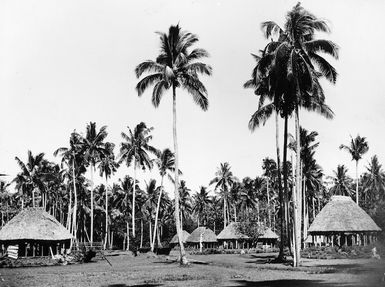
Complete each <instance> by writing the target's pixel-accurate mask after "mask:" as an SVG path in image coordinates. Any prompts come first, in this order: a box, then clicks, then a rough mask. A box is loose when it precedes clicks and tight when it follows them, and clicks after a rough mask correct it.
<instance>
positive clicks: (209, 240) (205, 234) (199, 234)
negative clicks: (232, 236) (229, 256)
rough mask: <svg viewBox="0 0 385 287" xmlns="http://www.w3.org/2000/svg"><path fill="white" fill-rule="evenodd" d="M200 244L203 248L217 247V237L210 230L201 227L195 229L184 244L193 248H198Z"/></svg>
mask: <svg viewBox="0 0 385 287" xmlns="http://www.w3.org/2000/svg"><path fill="white" fill-rule="evenodd" d="M201 242H202V245H203V248H214V247H216V246H217V236H216V235H215V233H214V231H212V230H211V229H209V228H206V227H204V226H201V227H198V228H196V229H195V230H194V231H193V232H192V233H191V234H190V236H189V237H187V240H186V243H187V244H188V245H189V246H191V247H194V248H199V247H200V246H199V245H200V243H201Z"/></svg>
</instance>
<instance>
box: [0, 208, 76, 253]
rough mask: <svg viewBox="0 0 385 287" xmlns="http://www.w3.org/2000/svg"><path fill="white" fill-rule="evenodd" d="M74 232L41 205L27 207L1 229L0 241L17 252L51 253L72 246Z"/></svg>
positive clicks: (4, 247) (5, 247) (0, 243)
mask: <svg viewBox="0 0 385 287" xmlns="http://www.w3.org/2000/svg"><path fill="white" fill-rule="evenodd" d="M71 238H72V236H71V233H70V232H68V230H67V229H66V228H65V227H64V226H63V225H61V224H60V223H59V222H58V221H57V220H56V219H55V218H54V217H53V216H52V215H50V214H48V213H47V212H45V211H44V210H43V209H42V208H25V209H24V210H22V211H20V213H19V214H17V215H16V216H15V217H14V218H12V219H11V220H10V221H9V222H8V223H7V224H6V225H4V227H3V228H2V229H1V230H0V245H1V246H2V249H3V250H6V249H7V247H8V246H17V247H18V256H21V257H25V256H48V255H51V252H52V254H58V253H60V252H61V249H62V248H64V249H67V248H69V247H70V241H71Z"/></svg>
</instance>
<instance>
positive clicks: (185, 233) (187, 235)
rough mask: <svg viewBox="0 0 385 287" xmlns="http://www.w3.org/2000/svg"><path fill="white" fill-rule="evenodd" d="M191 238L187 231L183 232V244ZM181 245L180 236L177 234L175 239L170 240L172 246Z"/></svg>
mask: <svg viewBox="0 0 385 287" xmlns="http://www.w3.org/2000/svg"><path fill="white" fill-rule="evenodd" d="M189 236H190V233H188V232H187V231H186V230H183V231H182V242H183V243H186V240H187V238H188V237H189ZM178 244H179V239H178V234H175V235H174V236H173V238H172V239H171V240H170V245H171V246H175V245H178Z"/></svg>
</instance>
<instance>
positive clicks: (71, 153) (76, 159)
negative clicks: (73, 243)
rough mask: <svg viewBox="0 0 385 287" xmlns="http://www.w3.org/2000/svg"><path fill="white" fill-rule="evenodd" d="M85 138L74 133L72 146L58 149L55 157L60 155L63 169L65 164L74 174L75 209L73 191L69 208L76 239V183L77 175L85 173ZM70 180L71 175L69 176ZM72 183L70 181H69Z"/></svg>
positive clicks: (71, 140) (69, 227)
mask: <svg viewBox="0 0 385 287" xmlns="http://www.w3.org/2000/svg"><path fill="white" fill-rule="evenodd" d="M83 147H84V144H83V137H82V136H81V135H79V134H78V133H77V132H76V131H73V132H72V133H71V136H70V146H69V148H67V147H61V148H58V149H57V150H56V151H55V152H54V153H53V155H54V156H57V155H58V154H60V155H61V157H62V161H61V163H62V167H63V164H66V165H67V167H68V170H69V171H71V172H72V185H73V192H74V208H73V212H72V195H71V191H70V192H69V195H70V202H69V207H68V215H67V217H68V218H69V219H68V224H67V226H68V229H69V230H71V229H72V232H73V234H74V235H75V239H76V226H77V224H76V221H77V219H76V215H77V206H78V201H77V200H78V194H77V190H76V183H77V177H76V175H80V174H81V173H83V172H85V170H86V168H85V161H84V153H83ZM68 179H69V174H68ZM69 182H70V180H69ZM71 217H72V228H71Z"/></svg>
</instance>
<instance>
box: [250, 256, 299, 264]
mask: <svg viewBox="0 0 385 287" xmlns="http://www.w3.org/2000/svg"><path fill="white" fill-rule="evenodd" d="M250 257H251V259H255V260H251V261H246V262H245V263H251V264H282V265H285V266H290V265H291V264H292V262H291V261H286V262H281V261H279V262H278V261H276V259H277V255H266V254H252V255H251V256H250Z"/></svg>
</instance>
